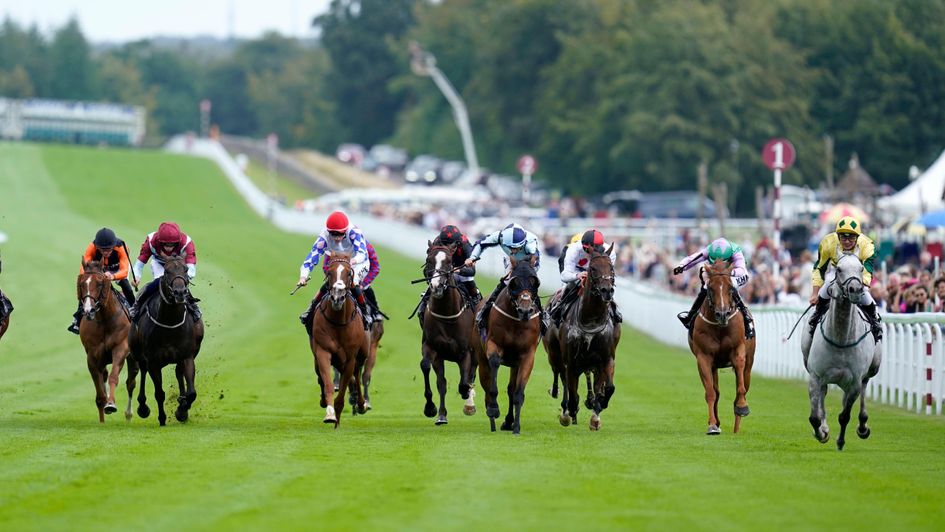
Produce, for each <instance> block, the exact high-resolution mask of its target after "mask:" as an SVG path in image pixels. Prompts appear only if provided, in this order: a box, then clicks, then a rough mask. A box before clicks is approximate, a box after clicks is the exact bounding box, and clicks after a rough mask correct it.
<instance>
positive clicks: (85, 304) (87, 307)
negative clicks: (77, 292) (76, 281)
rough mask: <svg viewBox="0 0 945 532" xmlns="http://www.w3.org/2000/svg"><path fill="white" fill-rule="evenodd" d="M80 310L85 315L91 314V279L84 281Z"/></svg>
mask: <svg viewBox="0 0 945 532" xmlns="http://www.w3.org/2000/svg"><path fill="white" fill-rule="evenodd" d="M82 310H84V311H85V313H86V314H88V313H89V312H92V277H91V276H89V277H88V278H87V279H86V280H85V296H84V297H83V298H82Z"/></svg>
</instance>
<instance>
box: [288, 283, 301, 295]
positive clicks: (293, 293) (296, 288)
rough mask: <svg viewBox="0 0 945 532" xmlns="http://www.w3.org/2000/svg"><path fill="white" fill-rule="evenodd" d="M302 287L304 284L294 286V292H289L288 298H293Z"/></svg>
mask: <svg viewBox="0 0 945 532" xmlns="http://www.w3.org/2000/svg"><path fill="white" fill-rule="evenodd" d="M303 286H305V285H304V284H298V285H295V290H293V291H291V292H289V295H290V296H294V295H295V293H296V292H298V291H299V289H300V288H302V287H303Z"/></svg>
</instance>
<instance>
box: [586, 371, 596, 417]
mask: <svg viewBox="0 0 945 532" xmlns="http://www.w3.org/2000/svg"><path fill="white" fill-rule="evenodd" d="M595 378H596V376H595ZM584 379H585V380H586V381H587V396H585V397H584V407H585V408H587V409H588V410H596V408H595V406H594V400H595V399H596V397H595V395H594V387H593V386H591V372H590V371H585V372H584Z"/></svg>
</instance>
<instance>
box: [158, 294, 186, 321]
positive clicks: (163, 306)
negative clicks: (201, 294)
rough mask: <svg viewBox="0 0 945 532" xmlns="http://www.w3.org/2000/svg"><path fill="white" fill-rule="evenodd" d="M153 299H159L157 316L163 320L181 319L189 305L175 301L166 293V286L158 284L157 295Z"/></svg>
mask: <svg viewBox="0 0 945 532" xmlns="http://www.w3.org/2000/svg"><path fill="white" fill-rule="evenodd" d="M152 299H156V300H157V309H156V313H157V317H158V318H159V319H160V320H161V321H162V322H164V321H167V320H170V319H177V320H180V319H182V318H183V317H184V313H185V312H187V306H186V304H184V303H175V302H174V301H173V300H172V299H171V298H170V297H167V296H166V295H164V288H163V287H162V286H158V294H157V297H154V298H152Z"/></svg>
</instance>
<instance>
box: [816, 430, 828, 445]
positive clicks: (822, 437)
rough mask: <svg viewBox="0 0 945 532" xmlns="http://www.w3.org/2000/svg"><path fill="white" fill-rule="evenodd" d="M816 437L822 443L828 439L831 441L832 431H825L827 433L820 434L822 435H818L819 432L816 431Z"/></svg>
mask: <svg viewBox="0 0 945 532" xmlns="http://www.w3.org/2000/svg"><path fill="white" fill-rule="evenodd" d="M814 438H816V439H817V441H819V442H820V443H827V442H828V441H830V433H829V432H825V433H824V434H823V436H820V435H818V434H817V433H816V432H815V433H814Z"/></svg>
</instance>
